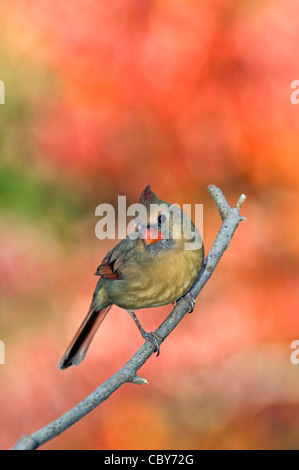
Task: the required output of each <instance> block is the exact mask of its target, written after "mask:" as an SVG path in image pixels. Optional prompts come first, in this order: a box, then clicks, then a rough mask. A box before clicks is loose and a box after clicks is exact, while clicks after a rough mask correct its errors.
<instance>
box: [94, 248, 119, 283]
mask: <svg viewBox="0 0 299 470" xmlns="http://www.w3.org/2000/svg"><path fill="white" fill-rule="evenodd" d="M113 255H114V256H113ZM121 268H122V262H121V259H120V258H117V257H115V253H114V251H109V253H108V254H107V255H106V256H105V258H104V259H103V261H102V263H101V264H100V266H99V267H98V269H97V272H96V273H95V274H96V275H97V276H102V277H104V278H106V279H111V280H117V279H122V269H121Z"/></svg>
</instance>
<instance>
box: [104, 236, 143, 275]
mask: <svg viewBox="0 0 299 470" xmlns="http://www.w3.org/2000/svg"><path fill="white" fill-rule="evenodd" d="M133 245H134V243H132V241H131V240H128V239H127V238H125V239H124V240H122V241H121V242H120V243H119V244H118V245H116V246H115V247H114V248H113V249H112V250H111V251H109V252H108V253H107V255H106V256H105V258H104V259H103V261H102V263H101V264H100V266H99V267H98V269H97V271H96V273H95V274H96V275H97V276H102V277H104V278H105V279H111V280H119V279H123V277H124V268H125V264H126V261H127V260H128V259H129V258H130V257H131V256H132V254H133V253H134V246H133Z"/></svg>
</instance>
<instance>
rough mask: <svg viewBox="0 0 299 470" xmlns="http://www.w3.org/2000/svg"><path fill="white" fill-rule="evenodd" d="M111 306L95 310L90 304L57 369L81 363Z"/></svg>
mask: <svg viewBox="0 0 299 470" xmlns="http://www.w3.org/2000/svg"><path fill="white" fill-rule="evenodd" d="M110 308H111V305H108V307H105V308H103V309H100V310H97V307H96V305H94V304H92V305H91V307H90V309H89V312H88V314H87V315H86V317H85V318H84V320H83V322H82V324H81V326H80V328H79V329H78V331H77V333H76V334H75V336H74V337H73V339H72V341H71V342H70V344H69V346H68V348H67V350H66V351H65V353H64V355H63V356H62V358H61V359H60V362H59V364H58V367H59V369H62V370H64V369H67V368H68V367H69V366H77V365H78V364H80V362H81V361H83V359H84V357H85V354H86V352H87V349H88V348H89V345H90V343H91V341H92V339H93V337H94V335H95V334H96V332H97V329H98V328H99V326H100V324H101V323H102V321H103V320H104V318H105V316H106V315H107V313H108V311H109V310H110Z"/></svg>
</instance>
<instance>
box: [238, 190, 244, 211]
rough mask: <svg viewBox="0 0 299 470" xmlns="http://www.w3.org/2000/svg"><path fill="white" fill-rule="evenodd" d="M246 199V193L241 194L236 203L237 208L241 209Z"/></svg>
mask: <svg viewBox="0 0 299 470" xmlns="http://www.w3.org/2000/svg"><path fill="white" fill-rule="evenodd" d="M245 200H246V196H245V194H241V196H240V197H239V200H238V202H237V204H236V209H238V210H240V209H241V207H242V206H243V204H244V202H245Z"/></svg>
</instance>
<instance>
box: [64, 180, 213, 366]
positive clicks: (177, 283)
mask: <svg viewBox="0 0 299 470" xmlns="http://www.w3.org/2000/svg"><path fill="white" fill-rule="evenodd" d="M134 220H135V226H136V230H135V232H133V233H132V234H129V235H128V236H127V237H126V238H125V239H123V240H122V241H121V242H120V243H119V244H118V245H116V246H115V247H114V248H113V249H112V250H111V251H109V253H108V254H107V255H106V256H105V258H104V259H103V261H102V263H101V264H100V266H99V267H98V269H97V272H96V275H98V276H100V279H99V281H98V283H97V286H96V288H95V292H94V295H93V299H92V302H91V305H90V309H89V311H88V313H87V316H86V317H85V319H84V321H83V322H82V324H81V326H80V328H79V329H78V331H77V333H76V334H75V336H74V338H73V340H72V341H71V343H70V345H69V347H68V348H67V350H66V352H65V354H64V355H63V357H62V359H61V360H60V363H59V368H60V369H66V368H67V367H69V366H77V365H78V364H79V363H80V362H81V361H82V360H83V359H84V357H85V354H86V352H87V349H88V347H89V345H90V343H91V341H92V339H93V337H94V335H95V333H96V331H97V329H98V328H99V326H100V324H101V323H102V321H103V320H104V318H105V316H106V315H107V313H108V311H109V309H110V308H111V306H112V305H113V304H115V305H118V306H119V307H122V308H123V309H126V310H127V311H128V312H129V313H130V315H131V317H132V318H133V320H134V321H135V323H136V325H137V326H138V328H139V330H140V332H141V335H142V336H143V338H145V339H146V340H148V341H150V342H151V343H152V344H154V346H155V349H156V351H157V353H158V354H159V343H158V341H157V339H158V338H157V336H156V335H155V333H147V332H145V331H144V329H143V328H142V326H141V325H140V323H139V321H138V319H137V317H136V315H135V310H138V309H141V308H148V307H157V306H162V305H167V304H170V303H174V302H176V301H177V300H179V299H180V298H181V297H183V296H184V295H185V294H186V293H187V292H188V291H189V289H190V287H191V286H192V284H193V283H194V282H195V280H196V279H197V277H198V275H199V272H200V270H201V267H202V264H203V260H204V248H203V243H202V239H201V237H200V234H199V232H198V230H197V229H196V227H195V226H194V225H193V223H192V222H191V220H190V219H189V217H187V215H186V214H185V213H184V212H183V211H181V209H180V208H179V207H178V206H176V205H175V206H174V205H171V204H169V203H167V202H164V201H161V200H160V199H159V198H158V197H157V196H156V195H155V193H153V191H152V190H151V186H150V185H149V186H147V187H146V188H145V189H144V190H143V192H142V194H141V196H140V199H139V203H138V206H137V214H136V218H135V219H134ZM190 300H191V307H192V310H193V307H194V299H192V298H191V297H190Z"/></svg>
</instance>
